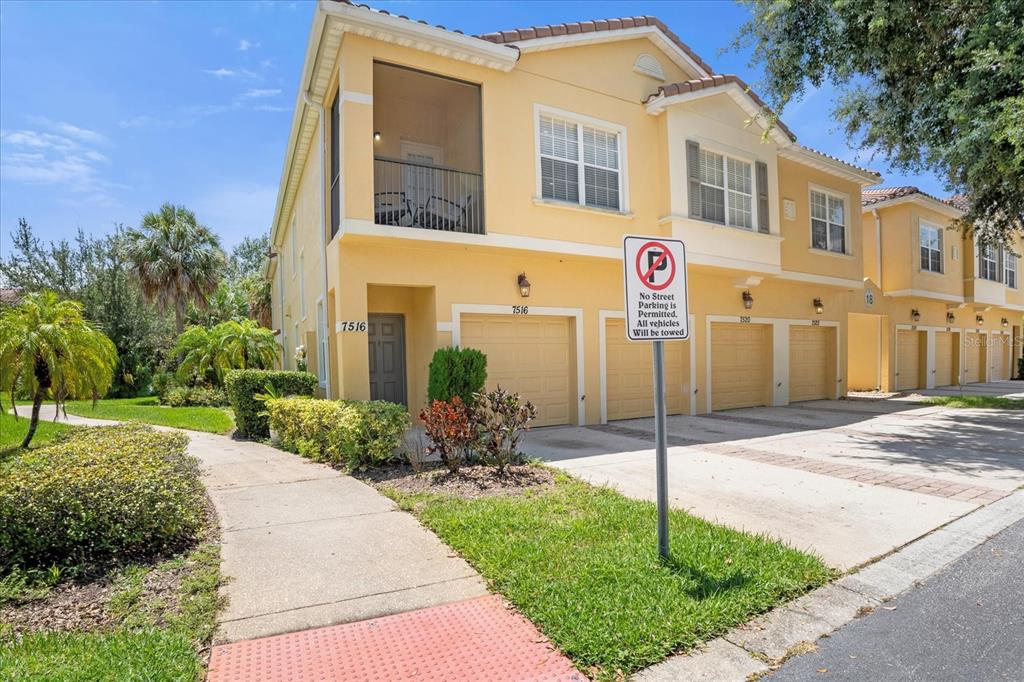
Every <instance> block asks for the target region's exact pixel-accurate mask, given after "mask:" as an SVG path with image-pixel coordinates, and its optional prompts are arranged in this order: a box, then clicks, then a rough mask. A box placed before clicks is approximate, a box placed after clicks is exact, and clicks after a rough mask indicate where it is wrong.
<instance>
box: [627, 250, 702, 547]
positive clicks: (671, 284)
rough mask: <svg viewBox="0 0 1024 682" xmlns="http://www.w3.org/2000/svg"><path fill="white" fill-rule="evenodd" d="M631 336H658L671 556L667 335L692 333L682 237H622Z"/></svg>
mask: <svg viewBox="0 0 1024 682" xmlns="http://www.w3.org/2000/svg"><path fill="white" fill-rule="evenodd" d="M622 250H623V274H624V278H625V289H626V336H627V337H629V339H630V340H631V341H653V342H654V343H653V344H651V345H652V352H653V354H654V363H653V364H654V451H655V464H656V474H655V475H656V477H657V481H656V490H657V503H658V554H659V555H660V556H661V558H663V559H667V558H668V443H667V440H668V439H667V436H666V434H665V430H666V423H665V422H666V409H665V341H666V340H669V341H672V340H686V339H687V338H689V336H690V315H689V308H688V299H687V287H686V247H685V246H684V245H683V242H681V241H679V240H677V239H661V238H649V237H632V236H627V237H626V238H625V239H624V240H623V242H622Z"/></svg>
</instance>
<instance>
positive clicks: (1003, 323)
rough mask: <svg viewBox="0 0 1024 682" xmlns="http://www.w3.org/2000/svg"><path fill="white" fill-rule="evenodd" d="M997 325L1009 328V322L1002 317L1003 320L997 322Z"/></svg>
mask: <svg viewBox="0 0 1024 682" xmlns="http://www.w3.org/2000/svg"><path fill="white" fill-rule="evenodd" d="M999 324H1001V325H1003V326H1004V327H1007V326H1009V324H1010V321H1009V320H1008V319H1006V318H1005V317H1004V318H1003V319H1001V320H999Z"/></svg>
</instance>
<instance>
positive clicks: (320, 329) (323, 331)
mask: <svg viewBox="0 0 1024 682" xmlns="http://www.w3.org/2000/svg"><path fill="white" fill-rule="evenodd" d="M316 377H317V379H318V380H319V381H320V386H321V387H323V386H326V385H327V318H326V316H325V314H324V302H323V301H322V300H320V301H317V302H316Z"/></svg>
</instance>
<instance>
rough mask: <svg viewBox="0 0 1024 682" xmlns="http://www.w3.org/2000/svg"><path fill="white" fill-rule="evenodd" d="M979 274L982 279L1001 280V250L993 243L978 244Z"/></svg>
mask: <svg viewBox="0 0 1024 682" xmlns="http://www.w3.org/2000/svg"><path fill="white" fill-rule="evenodd" d="M978 253H979V257H978V275H979V276H980V277H981V278H982V279H988V280H992V281H993V282H998V281H999V255H998V254H999V252H998V250H997V249H996V247H994V246H992V245H991V244H979V245H978Z"/></svg>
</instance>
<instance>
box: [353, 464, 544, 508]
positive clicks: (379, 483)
mask: <svg viewBox="0 0 1024 682" xmlns="http://www.w3.org/2000/svg"><path fill="white" fill-rule="evenodd" d="M357 476H358V477H359V478H361V479H363V480H364V481H365V482H366V483H369V484H370V485H372V486H374V487H376V488H393V489H395V490H399V491H401V492H405V493H424V492H430V493H442V494H446V495H454V496H456V497H462V498H466V499H475V498H478V497H491V496H499V495H522V494H523V493H524V492H526V491H533V490H543V489H545V488H550V487H551V486H552V485H554V482H555V476H554V474H553V473H552V472H551V471H549V470H548V469H545V468H543V467H538V466H533V465H530V464H513V465H511V466H508V467H506V468H505V472H504V473H503V474H498V472H497V470H495V468H494V467H490V466H483V465H480V464H469V465H465V466H462V467H460V468H459V471H458V473H456V474H453V473H451V472H449V471H448V469H447V468H445V467H444V465H442V464H440V463H437V462H430V463H424V464H423V466H422V467H421V470H420V471H416V470H415V469H413V468H412V467H411V466H410V465H408V464H398V465H395V466H390V467H382V468H378V469H369V470H367V471H364V472H361V473H359V474H357Z"/></svg>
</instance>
